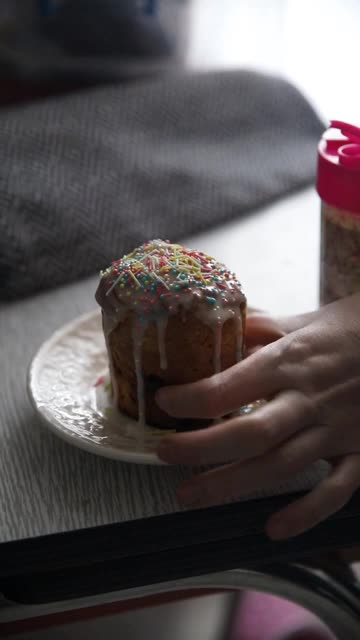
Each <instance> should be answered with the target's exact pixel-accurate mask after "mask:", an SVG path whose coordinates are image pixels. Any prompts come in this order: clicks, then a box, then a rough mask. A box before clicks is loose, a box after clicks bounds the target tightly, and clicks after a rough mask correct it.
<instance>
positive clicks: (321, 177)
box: [316, 120, 360, 215]
mask: <svg viewBox="0 0 360 640" xmlns="http://www.w3.org/2000/svg"><path fill="white" fill-rule="evenodd" d="M334 129H338V130H340V132H341V134H342V135H341V136H339V135H338V136H336V135H334ZM316 187H317V191H318V194H319V196H320V197H321V199H322V200H323V201H324V202H326V203H327V204H329V205H331V206H333V207H336V208H337V209H345V210H346V211H351V212H353V213H357V214H358V215H360V128H358V127H355V126H354V125H351V124H347V123H346V122H341V121H339V120H332V121H331V125H330V128H329V129H328V130H327V131H326V132H325V134H324V135H323V137H322V139H321V141H320V144H319V147H318V172H317V183H316Z"/></svg>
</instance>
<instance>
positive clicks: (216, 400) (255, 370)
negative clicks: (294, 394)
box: [156, 340, 288, 418]
mask: <svg viewBox="0 0 360 640" xmlns="http://www.w3.org/2000/svg"><path fill="white" fill-rule="evenodd" d="M281 342H282V340H279V341H277V342H274V343H273V344H270V345H268V346H266V347H264V348H263V349H261V351H258V352H256V353H254V354H253V355H251V356H250V357H249V358H246V359H245V360H243V361H242V362H239V363H238V364H236V365H235V366H233V367H230V368H229V369H226V370H225V371H222V372H221V373H219V374H217V375H215V376H212V377H211V378H205V379H203V380H199V381H198V382H194V383H192V384H186V385H181V386H173V387H166V388H163V389H160V390H159V391H158V392H157V396H156V400H157V402H158V404H159V406H160V408H161V409H163V411H165V412H166V413H169V414H170V415H172V416H176V417H179V418H219V417H221V416H224V415H227V414H229V413H232V412H233V411H236V410H237V409H239V408H240V407H241V406H242V405H245V404H249V403H250V402H253V401H255V400H259V399H261V398H267V397H269V396H270V395H273V394H274V393H276V392H277V391H279V390H280V389H282V388H283V387H285V386H286V385H287V383H288V379H287V378H286V377H285V376H284V374H283V373H282V369H281V368H280V367H278V362H279V357H280V353H281V349H279V347H278V345H279V344H280V343H281Z"/></svg>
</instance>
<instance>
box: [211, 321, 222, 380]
mask: <svg viewBox="0 0 360 640" xmlns="http://www.w3.org/2000/svg"><path fill="white" fill-rule="evenodd" d="M222 329H223V325H222V324H220V323H216V324H214V327H213V333H214V353H213V363H214V373H220V371H221V342H222Z"/></svg>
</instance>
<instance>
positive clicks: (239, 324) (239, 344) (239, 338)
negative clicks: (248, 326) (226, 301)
mask: <svg viewBox="0 0 360 640" xmlns="http://www.w3.org/2000/svg"><path fill="white" fill-rule="evenodd" d="M243 342H244V334H243V319H242V317H241V312H240V309H239V310H238V312H237V314H236V362H240V360H242V356H243Z"/></svg>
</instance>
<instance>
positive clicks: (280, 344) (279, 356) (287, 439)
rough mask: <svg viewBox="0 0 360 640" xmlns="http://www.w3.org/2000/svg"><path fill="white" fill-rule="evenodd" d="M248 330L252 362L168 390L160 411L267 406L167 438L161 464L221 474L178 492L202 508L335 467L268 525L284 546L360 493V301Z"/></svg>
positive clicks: (263, 321)
mask: <svg viewBox="0 0 360 640" xmlns="http://www.w3.org/2000/svg"><path fill="white" fill-rule="evenodd" d="M271 322H273V324H272V327H271V330H269V331H268V329H269V327H270V324H271ZM248 328H249V335H250V336H251V339H250V340H249V344H250V352H251V355H250V356H249V357H248V358H246V359H245V360H243V361H242V362H240V363H238V364H236V365H235V366H233V367H231V368H230V369H227V370H226V371H223V372H221V373H219V374H217V375H214V376H212V377H211V378H206V379H204V380H200V381H199V382H196V383H193V384H188V385H183V386H178V387H168V388H166V389H161V390H159V392H158V396H157V398H158V402H159V405H160V406H161V408H162V409H163V410H164V411H166V412H167V413H169V414H171V415H174V416H176V417H186V418H189V417H193V418H219V417H221V416H224V415H228V414H230V413H232V412H234V411H237V410H238V409H239V407H241V406H243V405H246V404H248V403H251V402H254V401H256V400H258V399H260V398H266V399H267V400H268V402H267V403H266V404H264V405H263V406H261V407H260V408H259V409H257V410H256V411H255V412H254V413H253V414H251V415H243V416H238V417H235V418H232V419H229V420H226V421H223V422H220V423H218V424H215V425H213V426H210V427H208V428H207V429H203V430H201V431H193V432H188V433H179V434H174V435H170V436H167V437H166V438H164V439H163V440H162V443H161V444H160V447H159V451H158V454H159V456H160V458H162V459H163V460H164V461H167V462H169V463H179V464H186V465H191V466H198V465H199V466H202V465H209V464H210V465H213V464H216V465H221V466H217V467H216V468H213V469H211V470H210V471H206V472H204V473H200V474H198V475H195V476H193V477H192V478H191V479H190V480H187V481H184V482H183V483H182V484H181V485H180V486H179V487H178V498H179V500H180V501H181V502H183V503H185V504H188V505H192V506H199V507H200V506H207V505H212V504H219V503H221V502H223V501H224V500H228V499H236V498H239V496H240V495H241V494H248V493H250V492H252V491H255V490H257V489H261V488H263V487H264V486H267V485H270V484H271V485H274V484H278V483H283V482H286V481H287V480H289V479H290V478H291V477H292V476H294V475H295V474H297V473H299V472H301V471H303V470H304V469H306V468H307V467H308V466H309V465H311V464H312V463H314V462H316V461H318V460H320V459H325V460H328V461H330V462H331V464H332V468H331V471H330V473H329V475H328V476H327V477H326V478H325V479H323V480H322V481H320V483H319V484H318V485H317V486H316V487H315V488H314V489H312V490H311V491H310V492H309V493H308V494H306V495H305V496H303V497H301V498H299V499H298V500H296V501H295V502H293V503H292V504H290V505H288V506H287V507H285V508H284V509H282V510H281V511H279V512H277V513H276V514H274V515H272V516H271V517H270V519H269V521H268V522H267V525H266V530H267V533H268V535H269V536H270V537H272V538H273V539H282V538H287V537H290V536H294V535H297V534H299V533H301V532H303V531H305V530H307V529H309V528H311V527H313V526H314V525H316V524H317V523H319V522H320V521H321V520H323V519H325V518H326V517H328V516H329V515H331V514H332V513H334V512H336V511H337V510H339V509H340V508H341V507H342V506H343V505H344V504H345V503H346V502H347V501H348V500H349V499H350V497H351V495H352V494H353V492H354V491H355V490H356V489H357V488H358V487H359V486H360V400H359V398H360V367H359V362H360V294H357V295H355V296H352V297H351V298H346V299H344V300H340V301H338V302H335V303H333V304H331V305H328V306H327V307H323V308H322V309H320V310H319V311H316V312H314V313H312V314H308V315H305V316H296V317H293V318H289V319H286V320H283V321H279V322H278V323H275V322H274V321H270V320H269V319H267V318H266V317H264V316H254V318H253V320H251V319H249V324H248ZM279 336H282V337H279ZM277 338H279V339H277ZM272 340H275V341H274V342H273V341H272ZM261 345H266V346H262V347H261V348H260V349H259V348H258V347H259V346H261Z"/></svg>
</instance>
